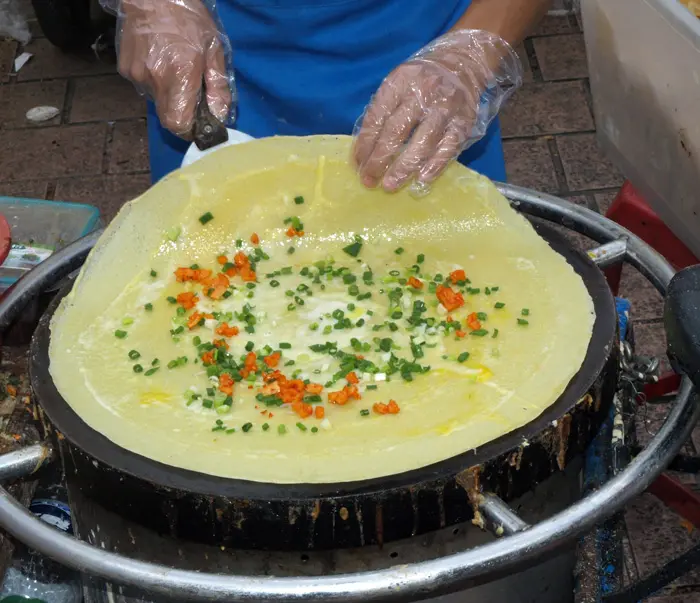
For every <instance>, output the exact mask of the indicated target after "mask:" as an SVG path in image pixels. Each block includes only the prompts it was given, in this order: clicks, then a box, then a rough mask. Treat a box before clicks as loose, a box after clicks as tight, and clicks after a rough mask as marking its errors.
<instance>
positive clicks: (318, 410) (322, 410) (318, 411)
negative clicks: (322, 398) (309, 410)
mask: <svg viewBox="0 0 700 603" xmlns="http://www.w3.org/2000/svg"><path fill="white" fill-rule="evenodd" d="M314 415H315V416H316V418H317V419H323V417H325V416H326V409H325V408H323V406H317V407H316V408H315V409H314Z"/></svg>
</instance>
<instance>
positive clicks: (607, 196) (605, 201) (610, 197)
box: [595, 192, 617, 215]
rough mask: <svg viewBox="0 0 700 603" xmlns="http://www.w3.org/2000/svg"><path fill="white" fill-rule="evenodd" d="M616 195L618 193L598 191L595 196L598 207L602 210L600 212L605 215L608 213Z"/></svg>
mask: <svg viewBox="0 0 700 603" xmlns="http://www.w3.org/2000/svg"><path fill="white" fill-rule="evenodd" d="M615 197H617V193H616V192H615V193H597V194H596V196H595V200H596V202H597V203H598V209H599V210H600V213H601V214H603V215H605V214H606V213H608V210H609V209H610V206H611V205H612V204H613V201H614V200H615Z"/></svg>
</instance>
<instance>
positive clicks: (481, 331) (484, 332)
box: [470, 329, 489, 337]
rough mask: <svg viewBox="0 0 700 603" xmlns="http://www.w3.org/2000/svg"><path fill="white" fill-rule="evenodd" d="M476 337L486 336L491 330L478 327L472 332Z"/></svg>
mask: <svg viewBox="0 0 700 603" xmlns="http://www.w3.org/2000/svg"><path fill="white" fill-rule="evenodd" d="M470 334H471V335H473V336H474V337H484V336H486V335H488V334H489V332H488V331H487V330H486V329H477V330H476V331H472V332H471V333H470Z"/></svg>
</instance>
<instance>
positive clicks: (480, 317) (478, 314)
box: [476, 312, 487, 320]
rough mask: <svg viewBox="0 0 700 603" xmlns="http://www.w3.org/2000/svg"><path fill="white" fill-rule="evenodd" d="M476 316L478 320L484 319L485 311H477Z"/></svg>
mask: <svg viewBox="0 0 700 603" xmlns="http://www.w3.org/2000/svg"><path fill="white" fill-rule="evenodd" d="M476 317H477V318H478V319H479V320H486V318H487V316H486V312H477V313H476Z"/></svg>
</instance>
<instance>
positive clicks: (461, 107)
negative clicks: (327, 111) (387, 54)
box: [353, 30, 522, 193]
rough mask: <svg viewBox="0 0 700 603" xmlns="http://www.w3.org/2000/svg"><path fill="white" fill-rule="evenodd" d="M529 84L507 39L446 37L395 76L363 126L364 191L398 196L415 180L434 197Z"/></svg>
mask: <svg viewBox="0 0 700 603" xmlns="http://www.w3.org/2000/svg"><path fill="white" fill-rule="evenodd" d="M521 84H522V65H521V64H520V59H519V58H518V55H517V54H516V53H515V51H514V50H513V49H512V48H511V47H510V45H509V44H508V43H507V42H505V41H504V40H503V39H501V38H500V37H499V36H497V35H495V34H492V33H489V32H486V31H481V30H459V31H455V32H453V33H449V34H447V35H444V36H442V37H440V38H438V39H437V40H435V41H434V42H433V43H432V44H429V45H428V46H426V47H425V48H424V49H422V50H421V51H420V52H418V53H417V54H415V55H414V56H412V57H411V58H410V59H409V60H408V61H406V62H405V63H403V64H402V65H400V66H399V67H398V68H396V69H395V70H394V71H393V72H392V73H391V74H389V76H388V77H387V78H386V79H385V80H384V82H383V83H382V85H381V86H380V88H379V90H378V91H377V93H376V94H375V96H374V98H373V99H372V101H371V103H370V105H369V106H368V107H367V109H366V110H365V113H364V115H363V117H362V118H361V120H360V122H358V123H360V124H361V125H360V127H356V128H355V133H354V134H355V136H356V138H355V142H354V147H353V155H354V160H355V163H356V165H357V167H358V171H359V173H360V178H361V179H362V182H363V184H365V185H366V186H368V187H376V186H379V185H380V184H381V186H383V188H384V189H385V190H387V191H395V190H398V189H399V188H401V187H402V186H403V185H404V184H406V183H407V182H408V181H409V180H411V179H413V180H414V185H413V186H414V190H415V192H418V193H421V192H425V191H427V185H428V184H429V183H430V182H431V181H433V180H434V179H435V178H436V177H437V176H438V175H439V174H440V173H441V172H442V170H444V169H445V167H446V166H447V165H448V164H449V163H450V162H451V161H452V160H454V159H456V158H457V157H458V156H459V155H460V154H461V153H462V152H463V151H464V150H465V149H467V148H468V147H470V146H471V145H472V144H474V143H475V142H476V141H478V140H479V139H480V138H482V137H483V136H484V135H485V134H486V130H487V129H488V127H489V124H490V123H491V121H493V119H494V117H495V116H496V115H497V114H498V110H499V109H500V107H501V105H502V104H503V103H504V102H505V100H506V99H507V98H508V97H510V95H511V94H512V93H513V92H514V91H515V90H516V89H517V88H518V87H519V86H520V85H521Z"/></svg>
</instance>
